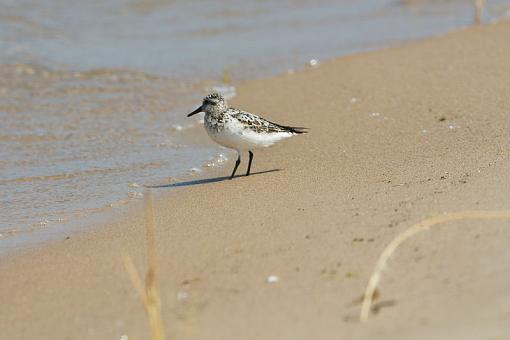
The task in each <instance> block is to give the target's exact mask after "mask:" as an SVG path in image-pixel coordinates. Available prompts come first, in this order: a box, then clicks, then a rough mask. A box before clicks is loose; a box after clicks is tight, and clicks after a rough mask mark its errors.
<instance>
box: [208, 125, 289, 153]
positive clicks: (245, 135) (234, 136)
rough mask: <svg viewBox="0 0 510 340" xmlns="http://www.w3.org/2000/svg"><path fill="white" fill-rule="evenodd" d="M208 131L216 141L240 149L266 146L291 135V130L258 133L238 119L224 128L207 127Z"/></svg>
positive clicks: (246, 149) (245, 149)
mask: <svg viewBox="0 0 510 340" xmlns="http://www.w3.org/2000/svg"><path fill="white" fill-rule="evenodd" d="M206 130H207V133H208V134H209V136H210V137H211V139H212V140H214V141H215V142H216V143H218V144H220V145H223V146H225V147H227V148H231V149H236V150H238V151H248V150H253V149H258V148H266V147H269V146H271V145H273V144H274V143H276V142H278V141H280V140H282V139H285V138H288V137H291V136H292V135H293V134H292V133H290V132H272V133H257V132H255V131H253V130H250V129H246V128H245V127H244V126H243V125H242V124H241V123H239V122H238V121H237V120H233V121H230V122H228V123H227V124H226V125H225V127H224V128H223V129H222V130H219V131H213V130H209V129H207V128H206Z"/></svg>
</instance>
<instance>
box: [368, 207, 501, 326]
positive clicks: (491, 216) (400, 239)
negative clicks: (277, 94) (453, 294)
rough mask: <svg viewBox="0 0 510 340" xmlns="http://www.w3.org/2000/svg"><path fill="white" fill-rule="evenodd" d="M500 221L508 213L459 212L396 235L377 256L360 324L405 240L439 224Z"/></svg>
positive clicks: (420, 223) (428, 221)
mask: <svg viewBox="0 0 510 340" xmlns="http://www.w3.org/2000/svg"><path fill="white" fill-rule="evenodd" d="M498 219H499V220H502V219H510V211H506V210H503V211H460V212H453V213H445V214H442V215H438V216H434V217H431V218H428V219H426V220H423V221H421V222H419V223H417V224H415V225H413V226H411V227H410V228H408V229H406V230H404V231H403V232H402V233H400V234H398V235H397V236H396V237H395V238H394V239H393V240H392V241H391V242H390V243H389V244H388V245H387V246H386V248H385V249H384V251H383V252H382V253H381V255H380V256H379V259H378V260H377V263H376V265H375V268H374V270H373V272H372V275H371V276H370V280H369V281H368V285H367V288H366V290H365V294H364V296H363V304H362V306H361V313H360V322H362V323H365V322H367V320H368V315H369V314H370V310H371V308H372V302H373V299H374V293H375V292H376V289H377V285H378V284H379V281H380V280H381V274H382V271H383V270H384V269H385V268H386V264H387V262H388V259H389V258H390V257H391V255H392V254H393V253H394V252H395V250H396V249H397V248H398V247H399V246H400V245H401V244H402V243H404V242H405V241H406V240H408V239H409V238H411V237H413V236H414V235H416V234H417V233H419V232H422V231H425V230H428V229H429V228H430V227H432V226H434V225H438V224H441V223H446V222H451V221H458V220H498Z"/></svg>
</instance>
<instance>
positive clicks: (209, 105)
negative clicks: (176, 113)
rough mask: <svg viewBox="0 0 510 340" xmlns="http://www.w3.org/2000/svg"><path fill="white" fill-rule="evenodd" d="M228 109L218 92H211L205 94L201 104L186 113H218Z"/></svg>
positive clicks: (189, 115)
mask: <svg viewBox="0 0 510 340" xmlns="http://www.w3.org/2000/svg"><path fill="white" fill-rule="evenodd" d="M227 109H228V105H227V101H226V100H225V98H223V97H222V96H221V95H220V94H219V93H216V92H213V93H211V94H209V95H207V96H206V97H205V98H204V100H203V101H202V106H200V107H199V108H197V109H196V110H195V111H193V112H191V113H190V114H188V117H191V116H193V115H194V114H197V113H199V112H205V113H208V114H213V115H214V114H218V113H221V112H224V111H226V110H227Z"/></svg>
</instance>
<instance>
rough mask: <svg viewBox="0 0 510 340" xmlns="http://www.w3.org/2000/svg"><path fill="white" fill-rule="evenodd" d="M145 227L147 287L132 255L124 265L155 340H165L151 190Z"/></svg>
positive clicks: (147, 203) (146, 197)
mask: <svg viewBox="0 0 510 340" xmlns="http://www.w3.org/2000/svg"><path fill="white" fill-rule="evenodd" d="M144 197H145V199H144V212H145V229H146V237H147V266H148V269H147V275H146V277H145V287H144V285H143V283H142V280H141V278H140V275H139V274H138V271H137V270H136V267H135V265H134V264H133V261H132V259H131V257H130V256H129V255H127V254H124V256H123V257H124V266H125V267H126V271H127V272H128V274H129V277H130V279H131V282H132V283H133V286H134V287H135V289H136V291H137V293H138V295H139V296H140V298H141V300H142V303H143V305H144V307H145V311H146V313H147V318H148V319H149V326H150V330H151V335H152V339H153V340H164V338H165V336H164V332H163V321H162V319H161V298H160V293H159V287H158V279H157V267H156V236H155V223H154V209H153V207H152V194H151V192H150V190H148V191H146V192H145V195H144Z"/></svg>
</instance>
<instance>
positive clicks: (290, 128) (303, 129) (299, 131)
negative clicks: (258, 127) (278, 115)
mask: <svg viewBox="0 0 510 340" xmlns="http://www.w3.org/2000/svg"><path fill="white" fill-rule="evenodd" d="M270 123H271V124H274V125H276V126H278V127H279V128H281V129H283V130H286V131H288V132H291V133H295V134H297V135H300V134H302V133H308V131H306V130H309V128H306V127H299V126H286V125H281V124H277V123H273V122H270Z"/></svg>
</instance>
